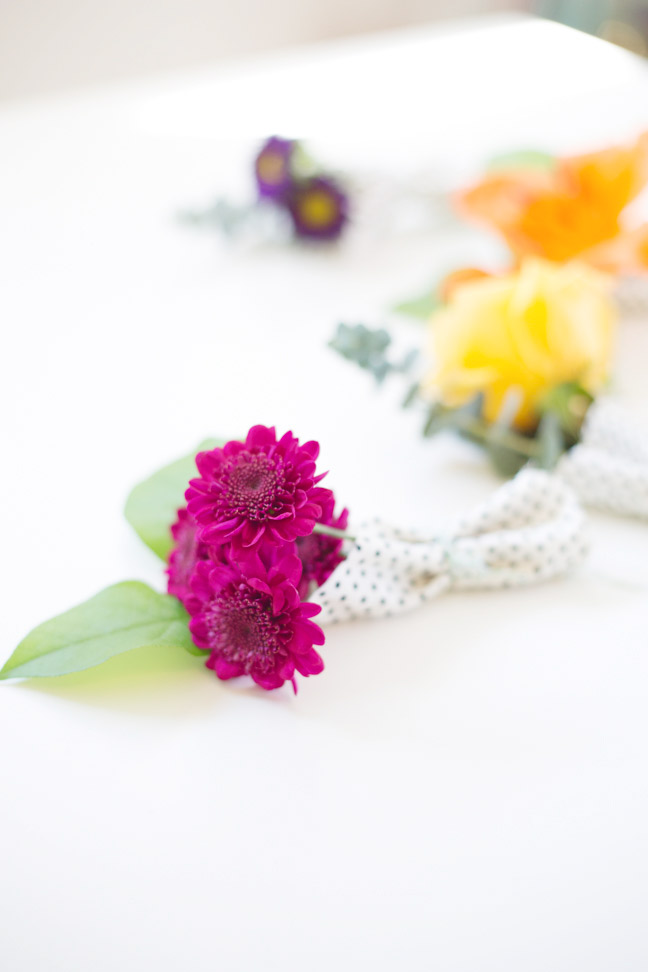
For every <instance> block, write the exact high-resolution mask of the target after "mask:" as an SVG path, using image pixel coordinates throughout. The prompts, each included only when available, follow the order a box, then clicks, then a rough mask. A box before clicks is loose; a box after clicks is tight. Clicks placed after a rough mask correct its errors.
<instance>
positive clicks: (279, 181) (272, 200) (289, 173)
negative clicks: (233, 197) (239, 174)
mask: <svg viewBox="0 0 648 972" xmlns="http://www.w3.org/2000/svg"><path fill="white" fill-rule="evenodd" d="M251 170H252V176H253V182H254V187H253V196H252V198H251V199H250V200H249V201H246V202H244V203H240V204H239V203H235V202H232V201H230V200H228V199H224V198H221V199H218V200H217V201H216V202H215V203H214V204H213V205H212V206H210V207H209V208H207V209H205V210H202V211H198V212H191V213H185V214H184V219H185V221H187V222H189V223H192V224H194V225H198V226H204V227H215V228H217V229H219V230H220V231H221V232H223V233H225V234H226V235H227V236H242V235H246V236H247V237H248V238H249V237H252V238H253V239H254V238H256V239H264V238H268V237H269V238H275V239H278V240H281V239H287V238H292V239H293V240H295V241H302V242H308V241H310V242H320V243H321V242H329V243H330V242H334V241H336V240H338V239H339V238H340V237H341V236H342V234H343V232H344V230H345V228H346V226H347V224H348V222H349V217H350V200H349V193H348V190H347V189H345V187H344V186H343V183H342V180H341V179H340V178H339V177H338V176H334V175H333V174H332V173H330V172H328V171H326V170H325V169H324V168H323V167H322V166H321V165H319V163H317V162H316V161H315V159H313V158H312V157H311V156H310V155H309V154H308V153H307V152H306V150H305V148H304V146H303V145H302V143H301V142H299V141H297V139H291V138H279V137H277V136H273V137H272V138H269V139H267V140H266V141H265V142H264V143H263V145H262V146H261V147H260V149H259V150H258V152H257V153H256V155H255V157H254V160H253V163H252V166H251Z"/></svg>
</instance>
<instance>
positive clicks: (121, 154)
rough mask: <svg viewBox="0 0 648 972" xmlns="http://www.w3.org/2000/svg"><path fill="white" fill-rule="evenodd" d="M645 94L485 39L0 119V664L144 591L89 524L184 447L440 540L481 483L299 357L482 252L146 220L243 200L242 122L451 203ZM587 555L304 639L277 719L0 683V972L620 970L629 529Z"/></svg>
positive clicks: (563, 34)
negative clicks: (550, 579)
mask: <svg viewBox="0 0 648 972" xmlns="http://www.w3.org/2000/svg"><path fill="white" fill-rule="evenodd" d="M647 95H648V81H647V78H646V74H645V69H644V67H643V65H641V64H640V63H639V62H636V61H635V60H634V59H633V58H632V57H631V56H630V55H627V54H625V53H623V52H621V51H619V50H617V49H614V48H611V47H607V46H605V45H604V44H603V43H601V42H598V41H594V40H592V39H590V38H586V37H583V36H580V35H577V34H574V33H572V32H570V31H568V30H565V29H562V28H558V27H555V26H553V25H548V24H540V23H537V24H536V23H531V22H512V23H510V24H508V25H507V24H503V23H500V24H494V25H493V26H487V27H479V26H478V25H476V26H475V25H467V26H465V27H463V28H461V29H458V30H449V31H443V32H438V33H435V32H420V33H419V32H412V33H408V34H404V35H395V36H394V37H392V38H387V39H383V40H380V41H366V42H354V43H347V44H341V45H336V46H333V47H330V48H322V49H318V50H312V51H304V52H303V53H301V52H297V53H295V54H293V55H291V56H290V58H282V59H279V60H277V59H274V58H268V59H267V60H265V61H263V62H261V61H259V62H254V63H251V64H248V65H243V66H241V67H240V68H237V69H231V70H229V71H227V72H221V73H215V72H208V71H206V72H201V73H200V74H194V75H191V76H188V75H185V76H179V77H177V78H170V79H169V80H168V82H159V83H155V84H145V85H138V86H133V87H125V88H123V89H121V90H114V91H106V92H97V93H96V94H91V95H90V94H89V95H84V96H78V97H75V98H68V99H66V100H51V101H49V102H44V101H43V102H41V103H38V104H37V103H34V104H33V105H31V106H30V107H24V108H21V107H20V106H17V107H15V108H13V109H5V110H4V111H3V112H2V114H0V205H1V216H0V247H1V266H2V277H3V282H2V287H1V288H0V320H1V321H2V327H3V353H2V358H1V366H2V376H1V377H2V380H1V382H0V394H1V395H2V402H1V408H2V412H1V414H2V416H3V432H4V435H3V445H4V448H3V452H4V455H5V458H6V464H5V467H4V473H3V479H2V500H3V509H4V517H3V545H2V549H3V557H2V569H3V579H2V587H1V589H2V591H3V592H4V597H3V611H2V627H1V628H0V632H1V636H2V640H1V644H0V655H1V658H0V661H1V660H4V658H5V657H8V655H9V654H10V652H11V650H12V649H13V647H14V646H15V644H16V643H17V642H18V640H19V639H20V638H21V637H22V636H23V635H24V634H25V633H26V631H27V630H29V629H30V628H31V627H33V626H34V625H35V624H37V623H38V622H40V621H42V620H44V619H45V618H47V617H49V616H51V615H53V614H56V613H58V612H60V611H62V610H64V609H66V608H67V607H69V606H70V605H72V604H73V603H76V602H78V601H80V600H83V599H84V598H86V597H87V596H90V595H91V594H93V593H94V592H95V591H97V590H98V589H99V588H101V587H103V586H105V585H107V584H109V583H112V582H115V581H117V580H121V579H124V578H127V577H134V578H135V577H137V578H141V579H144V580H148V581H149V582H151V583H152V584H154V585H157V586H161V585H162V576H161V570H160V566H159V565H158V564H157V563H156V562H155V559H154V557H153V556H152V555H150V554H149V552H148V551H147V550H146V549H145V548H143V547H142V545H141V544H140V543H139V542H138V540H137V538H136V537H134V536H132V535H131V533H130V532H129V528H128V527H127V525H126V524H125V522H124V520H123V518H122V514H121V507H122V504H123V501H124V498H125V496H126V494H127V492H128V489H129V488H130V486H131V485H132V484H133V483H134V482H136V481H137V480H138V479H139V478H141V477H142V476H144V475H146V474H148V473H149V472H150V471H151V470H153V469H154V468H156V467H157V466H159V465H161V464H162V463H164V462H165V461H167V460H170V459H172V458H175V457H176V456H177V455H180V454H182V453H184V452H186V451H187V450H188V449H190V448H191V447H192V446H193V445H194V444H195V443H197V442H198V441H200V440H201V439H202V438H203V437H204V436H206V435H209V434H216V435H221V434H223V435H228V434H231V435H239V434H241V432H242V431H245V429H246V428H247V427H248V426H249V425H250V424H253V423H256V422H265V423H268V424H271V423H276V424H277V426H278V427H279V428H280V429H282V430H284V429H286V428H291V429H293V431H294V432H295V433H296V434H298V435H300V436H303V437H305V438H311V437H315V438H318V439H319V440H320V441H321V444H322V468H328V469H330V470H331V473H330V477H329V481H330V485H331V487H333V488H334V489H335V490H336V492H337V494H338V496H339V498H340V499H341V500H342V501H343V502H344V503H346V504H347V505H348V506H349V507H350V509H351V511H352V516H356V517H359V518H364V517H366V516H369V515H373V514H375V513H380V514H381V515H382V516H384V517H385V518H386V519H390V520H392V521H393V522H395V523H399V524H403V525H407V524H409V523H412V522H415V523H416V524H417V525H419V526H422V527H423V526H427V525H430V526H433V525H437V526H439V527H440V528H443V524H444V522H446V521H447V519H448V517H450V516H451V515H454V514H456V513H459V512H460V511H461V510H463V509H465V508H466V506H467V504H470V503H471V502H473V501H477V500H482V499H484V498H485V497H486V496H487V495H488V494H489V493H490V491H491V490H492V489H493V488H494V486H495V485H496V480H495V479H494V477H493V476H492V474H491V473H490V472H489V471H488V470H487V468H486V467H485V464H484V462H483V460H482V458H481V456H480V455H479V453H477V452H475V451H473V450H472V448H470V447H469V446H468V445H465V444H461V443H458V442H455V441H453V440H450V439H448V440H443V439H440V440H434V441H423V440H422V439H421V438H420V437H419V424H420V423H419V419H418V417H417V416H415V415H412V414H409V413H403V412H401V411H399V410H398V409H397V407H396V403H397V400H398V396H399V393H400V391H399V389H395V388H394V389H391V390H390V389H385V390H384V391H382V392H377V391H376V390H375V389H374V388H373V386H372V384H371V381H370V380H369V378H368V377H367V376H365V375H363V374H361V373H360V372H358V371H355V370H354V369H353V367H352V366H350V365H347V364H346V363H345V362H343V361H341V360H339V359H337V358H336V357H335V356H334V355H333V354H332V353H331V352H329V351H327V350H326V349H325V342H326V340H327V339H328V337H329V336H330V335H331V333H332V331H333V329H334V326H335V324H336V323H337V322H338V321H339V320H341V319H344V320H347V321H356V320H364V321H366V322H368V323H380V322H382V321H385V320H387V319H388V318H387V315H386V308H387V307H388V306H389V305H390V304H391V303H392V302H393V301H394V300H397V299H398V298H401V297H403V296H407V295H408V294H410V293H412V292H417V291H420V290H421V289H422V288H423V287H424V286H425V285H427V284H428V283H429V281H430V280H432V279H433V278H434V276H435V274H436V273H437V272H438V270H439V269H440V268H447V267H448V266H451V265H452V264H453V262H454V263H455V264H456V263H458V262H461V261H466V262H469V261H470V260H471V259H475V258H476V256H477V255H478V254H480V253H482V251H484V246H485V244H484V241H483V239H480V238H478V237H477V236H472V235H469V234H466V233H465V232H464V233H458V232H457V231H456V230H448V231H447V234H445V235H443V236H441V237H440V236H439V235H438V234H435V233H432V232H428V233H424V232H418V233H416V234H414V233H410V234H404V233H401V234H398V233H394V232H391V233H385V232H384V230H380V229H372V224H370V223H366V222H365V224H364V225H362V224H361V225H358V226H357V227H356V228H355V229H354V230H353V232H352V233H351V234H350V236H349V238H348V240H347V242H346V243H345V244H344V245H343V246H342V247H341V248H340V249H339V250H338V251H334V252H328V251H327V252H321V251H318V250H309V249H306V250H304V249H302V250H298V249H294V248H292V249H291V248H289V247H272V246H264V247H253V246H247V247H246V246H237V247H235V248H234V249H228V248H227V247H225V246H223V245H222V244H221V243H219V242H218V241H217V240H216V239H215V238H213V237H211V236H210V235H209V234H202V233H198V232H195V231H193V230H188V229H186V228H181V227H179V226H178V225H177V223H176V222H175V221H174V219H173V214H174V212H175V211H177V210H178V209H180V208H182V207H184V206H188V205H200V204H201V203H202V202H206V201H209V199H210V198H211V197H212V196H213V195H216V194H217V193H218V192H219V191H228V190H231V191H232V192H237V191H240V192H243V191H244V190H245V188H246V186H247V185H248V174H247V166H248V164H249V157H250V154H251V152H252V149H253V146H254V144H255V142H256V141H257V140H258V139H259V138H260V137H262V136H263V135H265V134H268V133H269V132H271V131H277V132H281V133H284V134H296V135H305V136H311V137H312V138H313V139H314V145H315V146H316V147H318V148H319V149H320V150H321V151H322V153H323V154H324V155H325V156H327V157H328V158H329V159H331V160H333V161H334V162H336V163H337V164H339V165H340V167H341V168H347V169H348V170H350V171H352V170H354V171H357V172H360V171H361V170H372V171H374V172H375V171H383V172H393V173H397V174H400V175H402V176H408V175H411V174H412V173H414V172H421V171H426V172H428V174H429V173H436V174H437V177H438V179H439V180H441V183H442V184H455V183H457V182H458V181H461V179H462V178H464V177H465V176H468V175H469V174H470V173H471V172H474V171H476V170H477V168H478V166H479V164H480V162H481V161H482V160H483V158H484V157H485V156H486V155H488V154H489V153H490V152H492V151H494V150H497V149H508V148H511V147H514V148H515V147H519V146H521V145H538V146H540V147H546V148H548V149H550V150H558V149H560V150H563V151H566V150H574V149H577V148H585V147H594V146H596V145H599V144H601V143H605V142H607V141H610V140H614V139H617V138H626V137H630V136H632V135H634V134H636V132H637V131H638V130H640V128H641V127H642V126H646V124H647V123H648V109H647V108H646V105H647V104H648V99H647ZM487 249H488V248H487ZM488 252H489V253H490V252H491V251H490V250H489V251H488ZM492 253H493V254H494V253H495V251H492ZM491 255H492V254H491ZM401 335H402V337H403V340H404V341H405V342H409V343H410V344H411V343H416V342H421V341H422V339H423V336H422V331H421V329H420V328H418V327H417V325H412V326H411V327H409V328H405V327H404V326H402V327H401ZM647 362H648V322H646V321H645V320H643V319H639V318H637V319H634V320H628V321H625V322H624V323H623V327H622V334H621V339H620V347H619V354H618V369H617V374H618V379H617V386H618V388H617V390H618V393H619V397H620V398H621V399H622V400H625V401H626V402H627V403H628V404H629V405H630V406H632V407H635V408H636V409H637V410H638V411H639V412H640V413H642V414H644V415H645V416H646V417H647V418H648V396H647V393H646V379H645V373H646V364H647ZM590 532H591V540H592V556H591V558H590V560H589V562H588V563H587V565H586V566H585V567H584V568H583V569H582V570H581V571H580V572H579V573H578V574H577V575H575V576H573V577H571V578H569V579H567V580H564V581H559V582H556V583H553V584H550V585H547V586H545V587H542V588H540V587H538V588H535V589H530V590H527V591H517V592H501V593H488V594H480V595H467V594H466V595H461V596H460V595H455V594H451V595H447V596H446V597H445V598H443V599H441V600H439V601H438V602H437V603H435V604H432V605H430V606H428V607H427V608H424V609H421V610H420V611H419V612H418V613H414V614H411V615H407V616H404V617H402V618H394V619H391V620H389V621H386V622H381V623H357V624H355V625H352V626H346V627H340V628H335V629H332V630H331V631H330V633H329V635H328V638H327V644H326V646H325V649H324V652H325V660H326V670H325V672H324V673H323V674H322V675H321V676H319V677H317V678H313V679H309V680H302V683H301V687H300V692H299V695H298V696H297V698H294V697H293V696H292V694H291V693H290V692H289V691H288V689H287V688H286V689H285V690H282V691H279V692H275V693H270V694H267V693H265V694H264V693H262V692H261V691H259V690H256V689H254V688H251V687H250V686H248V685H245V684H242V683H229V684H223V683H220V682H218V681H217V680H216V679H215V678H214V677H213V676H212V675H211V673H208V672H207V671H206V670H204V669H203V667H202V666H201V663H200V660H198V659H195V658H190V657H188V656H187V657H185V656H184V655H182V654H178V653H177V652H173V651H171V650H165V651H163V652H162V651H159V650H158V651H156V652H148V653H147V652H144V651H143V652H139V653H133V655H132V656H124V657H122V658H120V659H116V660H114V661H113V662H109V663H107V664H106V665H105V666H103V668H101V669H98V670H96V671H94V672H88V673H82V674H79V675H74V676H67V677H65V678H61V679H57V680H51V681H47V682H45V681H44V682H38V681H32V682H24V683H11V682H9V683H3V684H2V685H1V686H0V779H1V781H2V800H1V802H0V808H1V809H0V817H1V819H2V827H1V829H0V862H1V870H0V874H1V878H0V881H1V884H2V900H1V908H2V911H1V914H2V923H3V932H2V936H1V938H0V956H1V957H2V967H3V969H6V970H7V972H41V970H42V972H87V970H90V969H91V970H93V972H116V970H128V972H130V970H133V972H134V970H138V972H139V970H142V969H156V970H159V972H172V970H174V972H175V970H177V969H190V970H191V972H207V970H210V972H211V970H214V969H223V970H228V972H257V970H275V969H277V970H288V972H293V970H297V969H308V970H310V972H325V970H326V972H329V970H330V969H331V968H340V969H345V970H346V969H349V970H355V969H365V968H366V969H372V970H373V972H383V970H384V972H387V970H390V972H391V970H393V969H396V968H398V969H404V970H408V972H424V970H425V972H427V970H430V969H434V970H436V972H490V970H493V972H520V970H524V972H547V970H549V969H550V970H551V972H575V970H581V969H582V970H587V972H619V970H623V972H642V970H644V969H645V968H646V967H647V964H648V942H647V940H646V935H645V897H646V891H647V887H646V884H647V881H646V865H647V864H648V846H647V841H646V822H645V821H646V811H647V810H648V783H647V781H646V773H645V746H646V733H647V730H648V715H647V709H646V704H645V699H646V689H647V682H648V647H647V637H646V630H647V627H648V625H647V622H648V598H647V590H648V571H647V569H646V563H647V562H648V556H647V555H648V527H647V526H646V525H644V524H637V523H632V522H629V521H628V522H622V521H618V520H614V519H613V518H607V517H602V516H601V517H593V518H592V523H591V528H590Z"/></svg>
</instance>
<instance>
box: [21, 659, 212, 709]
mask: <svg viewBox="0 0 648 972" xmlns="http://www.w3.org/2000/svg"><path fill="white" fill-rule="evenodd" d="M209 674H210V675H211V673H209ZM8 687H9V686H8V685H7V688H8ZM207 687H208V688H207ZM13 688H14V689H19V690H21V691H26V692H38V693H42V694H44V695H47V696H50V697H56V698H58V699H61V700H64V701H66V702H73V703H76V704H79V705H84V706H89V707H94V708H104V709H113V710H115V711H119V712H129V713H138V714H140V715H142V716H144V717H150V716H158V717H160V716H162V717H166V716H168V717H171V718H177V717H184V716H187V717H188V716H195V715H200V714H201V713H203V712H206V711H208V710H210V709H213V708H214V706H218V705H219V704H220V703H221V702H222V701H223V694H222V692H221V691H219V689H221V686H220V685H219V683H218V681H217V679H216V678H215V677H213V676H212V677H211V678H205V669H204V665H203V662H202V659H200V658H197V657H195V656H193V655H189V654H188V653H187V652H185V651H183V650H181V649H177V648H171V647H153V648H139V649H136V650H134V651H130V652H126V653H125V654H123V655H118V656H116V657H115V658H111V659H110V660H109V661H107V662H104V664H103V665H99V666H98V667H97V668H89V669H87V670H85V671H82V672H73V673H71V674H69V675H60V676H58V677H56V678H32V679H25V680H24V681H22V682H19V683H17V684H15V685H14V686H13Z"/></svg>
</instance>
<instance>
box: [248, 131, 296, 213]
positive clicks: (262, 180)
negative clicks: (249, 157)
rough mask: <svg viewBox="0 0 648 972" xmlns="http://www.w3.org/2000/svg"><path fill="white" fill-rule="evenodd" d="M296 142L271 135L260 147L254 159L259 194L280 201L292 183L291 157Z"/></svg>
mask: <svg viewBox="0 0 648 972" xmlns="http://www.w3.org/2000/svg"><path fill="white" fill-rule="evenodd" d="M296 145H297V143H296V142H294V141H293V140H292V139H287V138H277V137H276V136H273V137H272V138H269V139H268V140H267V142H265V143H264V145H263V146H262V147H261V150H260V151H259V153H258V155H257V157H256V159H255V160H254V174H255V176H256V183H257V189H258V191H259V195H260V196H262V197H264V198H266V199H273V200H277V201H281V200H283V199H284V198H285V196H286V194H287V192H288V190H289V189H290V187H291V185H292V180H293V177H292V171H291V167H292V159H293V155H294V151H295V148H296Z"/></svg>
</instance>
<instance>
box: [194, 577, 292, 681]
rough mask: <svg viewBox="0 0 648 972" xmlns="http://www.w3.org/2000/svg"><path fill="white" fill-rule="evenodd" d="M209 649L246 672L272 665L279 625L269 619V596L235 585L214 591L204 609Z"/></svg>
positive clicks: (279, 632)
mask: <svg viewBox="0 0 648 972" xmlns="http://www.w3.org/2000/svg"><path fill="white" fill-rule="evenodd" d="M205 614H206V623H207V627H208V629H209V634H210V641H211V645H212V649H213V650H216V651H217V652H218V653H219V654H220V655H222V656H223V657H224V658H226V659H227V660H228V661H230V662H233V663H236V664H238V665H242V666H243V667H244V669H245V671H246V673H248V674H249V672H250V670H251V669H252V668H254V669H255V671H261V672H268V671H271V670H272V669H273V668H274V667H275V662H276V657H275V656H276V654H277V652H278V651H279V649H280V648H281V647H282V645H281V639H280V635H281V628H280V626H279V625H278V624H276V623H275V622H274V621H273V619H272V614H271V602H270V599H269V598H268V597H265V596H264V595H260V594H258V593H257V592H255V591H251V590H250V589H249V588H246V587H243V586H242V587H238V588H234V589H230V590H229V591H223V592H221V593H220V594H217V595H216V597H214V598H213V600H212V601H210V603H209V605H208V606H207V609H206V612H205Z"/></svg>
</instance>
